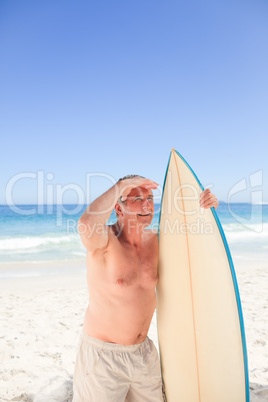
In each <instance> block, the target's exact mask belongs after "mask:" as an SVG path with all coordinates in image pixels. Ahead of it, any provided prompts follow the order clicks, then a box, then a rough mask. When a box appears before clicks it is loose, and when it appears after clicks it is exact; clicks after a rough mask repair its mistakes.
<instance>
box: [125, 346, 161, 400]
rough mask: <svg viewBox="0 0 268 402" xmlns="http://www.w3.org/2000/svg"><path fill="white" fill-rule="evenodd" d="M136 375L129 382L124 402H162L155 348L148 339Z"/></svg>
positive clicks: (157, 358) (159, 373)
mask: <svg viewBox="0 0 268 402" xmlns="http://www.w3.org/2000/svg"><path fill="white" fill-rule="evenodd" d="M136 373H137V374H138V375H137V376H135V377H134V378H133V381H132V382H131V386H130V389H129V391H128V394H127V398H126V402H163V396H162V378H161V369H160V361H159V357H158V353H157V350H156V347H155V346H154V343H153V341H151V340H150V339H149V338H147V340H146V347H145V348H144V350H143V356H142V360H141V363H140V364H139V365H138V364H137V371H136Z"/></svg>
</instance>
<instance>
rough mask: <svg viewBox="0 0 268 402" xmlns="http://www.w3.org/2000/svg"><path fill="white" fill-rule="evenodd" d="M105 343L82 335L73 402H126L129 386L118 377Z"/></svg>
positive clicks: (127, 382)
mask: <svg viewBox="0 0 268 402" xmlns="http://www.w3.org/2000/svg"><path fill="white" fill-rule="evenodd" d="M114 360H115V359H114V356H113V353H112V352H111V351H110V350H106V348H105V343H104V342H101V341H98V340H94V339H93V338H90V337H89V336H88V335H86V334H85V333H82V335H81V339H80V345H79V350H78V354H77V358H76V364H75V371H74V381H73V402H100V401H101V402H124V401H125V398H126V395H127V392H128V389H129V386H130V383H129V381H124V379H122V378H119V372H118V369H117V367H116V365H115V364H114Z"/></svg>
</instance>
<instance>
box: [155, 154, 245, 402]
mask: <svg viewBox="0 0 268 402" xmlns="http://www.w3.org/2000/svg"><path fill="white" fill-rule="evenodd" d="M203 190H204V188H203V186H202V184H201V183H200V181H199V180H198V178H197V176H196V174H195V173H194V172H193V170H192V169H191V167H190V166H189V164H188V163H187V162H186V161H185V159H184V158H183V157H182V156H181V155H180V154H179V153H178V152H177V151H176V150H175V149H174V148H172V151H171V153H170V157H169V161H168V166H167V171H166V175H165V180H164V185H163V192H162V200H161V211H160V217H159V233H158V234H159V266H158V272H159V283H158V285H157V329H158V340H159V353H160V361H161V370H162V378H163V386H164V390H165V395H166V399H167V402H249V383H248V367H247V351H246V340H245V331H244V323H243V314H242V308H241V302H240V296H239V290H238V285H237V280H236V275H235V270H234V265H233V262H232V258H231V254H230V250H229V247H228V244H227V241H226V237H225V235H224V231H223V229H222V226H221V223H220V221H219V218H218V216H217V213H216V211H215V209H214V208H209V209H204V208H201V207H200V205H199V199H200V194H201V192H202V191H203Z"/></svg>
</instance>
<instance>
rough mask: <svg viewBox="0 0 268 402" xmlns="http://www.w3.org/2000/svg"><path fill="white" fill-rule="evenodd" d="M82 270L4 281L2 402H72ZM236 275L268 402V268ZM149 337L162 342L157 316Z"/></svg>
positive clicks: (256, 385)
mask: <svg viewBox="0 0 268 402" xmlns="http://www.w3.org/2000/svg"><path fill="white" fill-rule="evenodd" d="M77 272H78V273H77V274H66V275H58V276H56V275H51V276H43V277H36V278H22V279H6V280H2V281H1V282H0V319H1V323H0V325H1V326H0V328H1V330H0V361H1V366H0V401H1V402H4V401H34V402H54V401H60V402H67V401H68V402H70V401H71V400H72V378H73V370H74V363H75V357H76V350H77V345H78V340H79V335H80V332H81V329H82V323H83V318H84V314H85V309H86V306H87V299H88V296H87V288H86V277H85V274H83V273H81V266H79V267H78V269H77ZM236 273H237V278H238V284H239V289H240V296H241V300H242V306H243V313H244V321H245V328H246V338H247V349H248V359H249V380H250V396H251V402H264V401H266V402H267V401H268V348H267V343H268V314H267V305H268V269H266V268H264V267H258V266H256V267H252V266H245V265H243V266H239V265H236ZM149 336H150V337H151V338H152V339H153V341H154V342H155V343H156V342H157V332H156V320H155V316H154V318H153V321H152V324H151V328H150V331H149ZM215 402H216V401H215ZM226 402H228V401H226Z"/></svg>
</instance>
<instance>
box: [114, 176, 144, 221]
mask: <svg viewBox="0 0 268 402" xmlns="http://www.w3.org/2000/svg"><path fill="white" fill-rule="evenodd" d="M135 177H141V178H142V179H145V177H144V176H141V175H139V174H128V175H126V176H124V177H121V179H119V180H118V181H122V180H127V179H134V178H135ZM117 202H118V204H124V203H125V202H126V201H122V195H121V197H119V199H118V200H117ZM115 216H116V217H117V218H118V213H117V212H116V211H115Z"/></svg>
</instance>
